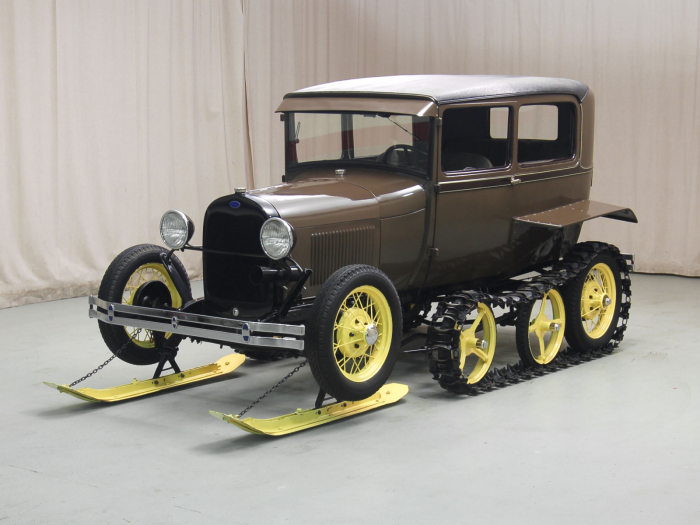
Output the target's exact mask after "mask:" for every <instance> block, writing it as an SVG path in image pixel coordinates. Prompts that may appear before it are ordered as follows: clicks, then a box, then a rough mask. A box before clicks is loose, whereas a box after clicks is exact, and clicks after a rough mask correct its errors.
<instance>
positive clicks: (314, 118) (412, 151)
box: [286, 113, 430, 175]
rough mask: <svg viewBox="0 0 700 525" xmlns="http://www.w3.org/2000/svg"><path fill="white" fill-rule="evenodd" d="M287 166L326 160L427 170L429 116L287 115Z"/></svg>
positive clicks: (378, 114)
mask: <svg viewBox="0 0 700 525" xmlns="http://www.w3.org/2000/svg"><path fill="white" fill-rule="evenodd" d="M286 120H287V148H286V151H287V168H288V169H294V168H300V167H307V166H312V165H323V164H326V163H329V162H330V163H332V164H333V166H345V165H349V166H352V165H362V166H365V167H394V168H397V169H402V170H408V171H413V172H416V173H419V174H421V175H427V173H428V157H429V137H430V118H429V117H416V116H412V115H390V114H387V113H287V116H286Z"/></svg>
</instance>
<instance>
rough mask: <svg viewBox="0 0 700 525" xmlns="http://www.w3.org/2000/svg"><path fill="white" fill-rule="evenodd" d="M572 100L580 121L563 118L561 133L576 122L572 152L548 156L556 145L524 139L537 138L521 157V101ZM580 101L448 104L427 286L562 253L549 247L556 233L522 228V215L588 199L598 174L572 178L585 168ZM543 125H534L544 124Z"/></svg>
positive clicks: (510, 269) (504, 271) (508, 270)
mask: <svg viewBox="0 0 700 525" xmlns="http://www.w3.org/2000/svg"><path fill="white" fill-rule="evenodd" d="M564 102H566V103H569V104H572V107H574V109H573V111H574V113H573V116H572V117H571V118H572V119H573V120H570V121H568V124H567V123H566V122H563V121H560V120H559V119H558V117H557V121H556V125H557V139H558V138H559V137H558V134H559V127H561V125H563V124H567V125H569V126H573V127H572V128H571V129H568V130H567V131H566V133H571V134H572V135H571V136H570V138H569V139H568V140H569V143H570V144H569V146H571V148H572V150H573V151H572V152H571V154H570V155H569V154H568V153H567V155H566V156H565V157H564V158H557V159H543V158H542V157H543V156H545V157H546V156H548V155H549V156H551V155H550V154H551V152H552V151H555V150H556V148H555V147H550V148H549V149H547V147H546V146H551V145H550V143H549V142H547V143H542V142H538V141H537V139H534V140H530V139H524V140H530V142H528V143H527V144H526V143H525V142H523V143H522V144H523V145H524V148H523V149H524V151H526V153H527V154H528V155H529V157H527V160H523V161H522V162H518V143H519V141H518V131H523V132H524V131H525V128H524V129H523V130H520V129H519V124H518V117H519V112H520V109H521V107H522V106H526V105H528V106H529V105H545V103H549V105H551V104H558V103H564ZM577 107H578V106H575V105H574V104H573V103H572V100H571V97H563V96H545V97H525V98H523V99H517V100H516V99H501V100H492V101H484V102H479V103H471V104H462V105H450V106H444V107H443V108H441V110H440V117H441V118H442V121H441V122H442V125H441V126H440V132H439V141H438V146H439V150H440V151H439V155H440V158H439V160H438V168H439V169H438V174H437V184H436V206H435V210H436V211H435V222H434V235H433V243H432V246H433V248H434V249H433V257H432V259H431V264H430V271H429V273H428V276H427V279H426V285H427V286H440V285H447V284H455V283H461V282H475V281H478V280H479V279H482V278H486V277H494V276H499V275H512V274H514V273H518V270H520V269H522V268H525V267H527V266H528V265H534V264H536V263H537V262H539V261H542V260H544V259H546V258H547V257H548V256H551V254H552V253H554V252H555V251H556V246H547V245H548V243H549V244H551V242H550V241H551V237H552V236H551V234H550V233H547V232H542V231H534V232H533V231H531V230H520V229H517V228H515V227H514V218H515V217H518V216H521V215H527V214H530V213H536V212H538V211H543V210H545V209H550V208H553V207H556V206H558V205H563V204H566V203H568V202H573V201H574V200H580V199H582V198H587V196H588V194H587V192H588V191H589V188H590V179H589V180H588V182H587V183H586V182H585V180H584V179H585V177H584V178H580V180H577V181H576V182H575V183H574V184H571V183H570V181H568V180H564V179H566V177H567V176H568V175H571V174H575V173H579V172H580V169H578V158H579V151H578V149H579V148H578V146H577V145H578V143H579V142H580V131H579V129H578V126H579V119H580V117H579V113H580V111H579V110H578V109H576V108H577ZM567 108H568V106H567ZM526 111H530V110H526ZM550 116H551V115H550ZM538 125H539V126H540V127H541V124H538V123H536V124H535V125H534V128H532V126H531V128H532V129H535V130H537V129H539V128H537V126H538ZM528 129H530V128H528ZM547 129H549V128H547ZM535 136H537V135H535ZM561 138H562V139H564V137H561ZM538 148H539V149H538ZM538 151H540V153H541V154H539V155H538Z"/></svg>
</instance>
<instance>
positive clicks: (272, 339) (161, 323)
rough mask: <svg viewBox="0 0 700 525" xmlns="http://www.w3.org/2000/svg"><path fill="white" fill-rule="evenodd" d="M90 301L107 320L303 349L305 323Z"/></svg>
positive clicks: (223, 340)
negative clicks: (287, 322) (217, 315)
mask: <svg viewBox="0 0 700 525" xmlns="http://www.w3.org/2000/svg"><path fill="white" fill-rule="evenodd" d="M89 303H90V317H91V318H95V319H99V320H100V321H102V322H105V323H108V324H113V325H118V326H129V327H133V328H144V329H146V330H154V331H156V332H170V333H173V334H177V335H182V336H186V337H193V338H195V339H205V340H207V341H213V342H217V343H222V344H230V343H234V344H236V345H240V346H242V347H261V346H263V347H268V348H279V349H287V350H303V349H304V333H305V329H304V326H303V325H290V324H277V323H258V322H251V321H239V320H236V319H225V318H223V317H213V316H209V315H199V314H192V313H187V312H179V311H177V310H163V309H159V308H147V307H144V306H132V305H129V304H121V303H110V302H109V301H104V300H102V299H100V298H99V297H96V296H94V295H91V296H90V298H89Z"/></svg>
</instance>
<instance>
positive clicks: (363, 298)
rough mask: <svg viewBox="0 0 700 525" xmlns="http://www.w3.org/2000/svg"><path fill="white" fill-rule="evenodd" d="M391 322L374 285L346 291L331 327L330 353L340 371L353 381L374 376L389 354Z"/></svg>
mask: <svg viewBox="0 0 700 525" xmlns="http://www.w3.org/2000/svg"><path fill="white" fill-rule="evenodd" d="M393 326H394V325H393V321H392V316H391V308H390V307H389V303H388V301H387V300H386V297H384V294H382V292H380V291H379V290H378V289H377V288H375V287H373V286H360V287H358V288H355V289H354V290H353V291H352V292H350V293H349V294H348V295H347V297H346V298H345V299H344V300H343V303H342V304H341V306H340V309H339V310H338V314H337V315H336V318H335V325H334V327H333V354H334V356H335V361H336V364H337V365H338V368H339V369H340V371H341V373H342V374H343V375H344V376H345V377H347V378H348V379H349V380H350V381H354V382H356V383H362V382H364V381H367V380H368V379H370V378H372V377H374V375H375V374H376V373H377V372H378V371H379V370H380V369H381V367H382V365H383V364H384V361H386V358H387V356H388V355H389V349H390V348H391V338H392V331H393Z"/></svg>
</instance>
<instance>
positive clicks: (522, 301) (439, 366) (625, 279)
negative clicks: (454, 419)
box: [427, 242, 632, 395]
mask: <svg viewBox="0 0 700 525" xmlns="http://www.w3.org/2000/svg"><path fill="white" fill-rule="evenodd" d="M601 252H608V253H609V254H610V255H612V257H613V258H615V260H616V262H617V263H618V266H619V268H620V286H621V289H622V294H621V298H620V301H621V306H620V317H619V319H618V324H617V327H616V329H615V331H614V333H613V336H612V338H611V339H610V341H609V342H608V343H607V344H606V345H605V346H603V347H601V348H598V349H594V350H589V351H587V352H576V351H574V350H572V349H571V348H567V349H566V350H565V351H560V352H559V354H558V355H557V356H556V357H555V358H554V359H553V360H552V362H550V363H549V364H547V365H543V366H538V367H528V366H526V365H525V363H523V361H522V360H520V361H519V362H518V363H517V364H516V365H513V366H512V365H506V366H504V367H502V368H500V369H493V370H491V371H489V372H488V373H487V374H486V376H485V377H484V378H483V379H482V380H481V381H479V382H478V383H477V384H471V385H470V384H467V381H466V378H465V377H464V376H463V375H462V373H461V371H460V370H459V359H458V357H459V334H460V332H459V330H456V329H455V328H454V326H455V324H456V323H458V322H459V323H461V322H463V321H464V320H465V318H466V317H467V316H468V315H469V314H470V313H471V312H472V311H473V310H474V309H475V308H476V306H477V303H479V302H481V303H485V304H488V305H490V306H492V307H493V306H500V307H509V308H516V309H517V308H519V307H524V306H526V305H529V304H530V303H533V302H535V301H537V300H538V299H542V298H543V297H544V294H545V293H546V292H547V291H548V290H549V289H551V288H554V287H560V286H563V285H564V284H566V283H567V282H568V281H570V280H571V279H573V278H575V277H576V276H577V275H578V274H579V273H580V272H581V271H582V270H584V269H585V268H586V267H587V266H588V265H589V264H590V262H591V261H592V260H593V259H594V258H595V257H596V255H598V254H599V253H601ZM631 296H632V288H631V280H630V276H629V270H628V267H627V261H626V260H625V259H624V257H623V256H622V255H621V254H620V250H619V249H618V248H617V247H616V246H613V245H611V244H605V243H600V242H583V243H579V244H577V245H576V246H574V248H572V250H571V251H570V252H569V253H568V254H567V255H566V256H565V257H564V258H563V259H562V260H561V261H559V262H558V263H556V264H555V265H554V267H553V268H552V269H551V270H549V271H546V272H543V273H542V274H541V275H540V276H538V277H535V278H533V279H532V280H531V281H527V282H524V283H523V284H522V285H521V286H520V287H518V289H517V290H515V291H513V292H509V293H505V294H499V295H491V294H488V293H483V292H480V291H463V292H459V293H456V294H452V295H449V296H447V297H444V298H443V299H442V300H441V301H440V302H439V303H438V307H437V310H436V312H435V314H434V315H433V317H432V319H431V322H430V324H429V328H428V341H427V348H428V352H427V356H428V362H429V368H430V371H431V372H432V373H433V377H434V379H436V380H438V382H439V383H440V386H441V387H442V388H444V389H446V390H448V391H450V392H454V393H457V394H467V395H478V394H480V393H482V392H487V391H490V390H493V389H496V388H502V387H505V386H509V385H512V384H515V383H519V382H520V381H529V380H531V379H533V378H534V377H538V376H542V375H545V374H549V373H552V372H556V371H558V370H561V369H563V368H569V367H571V366H575V365H578V364H580V363H584V362H587V361H591V360H593V359H598V358H600V357H604V356H606V355H609V354H611V353H612V352H613V350H615V348H617V347H618V346H620V343H621V342H622V339H623V338H624V335H625V330H626V329H627V322H628V320H629V311H630V306H631V304H632V303H631Z"/></svg>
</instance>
